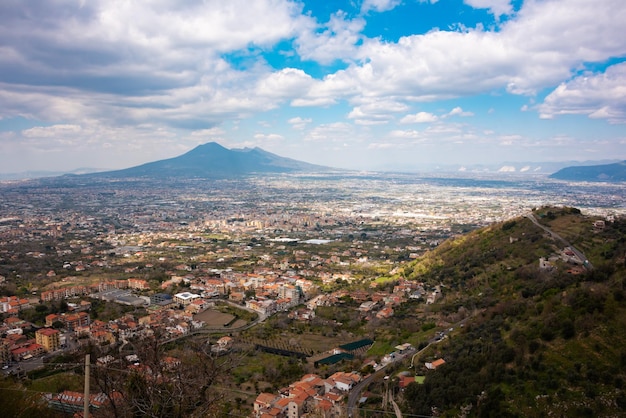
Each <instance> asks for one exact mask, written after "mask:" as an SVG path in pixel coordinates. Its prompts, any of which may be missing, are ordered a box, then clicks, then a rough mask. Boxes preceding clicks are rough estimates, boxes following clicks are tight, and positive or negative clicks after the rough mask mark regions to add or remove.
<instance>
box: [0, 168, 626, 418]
mask: <svg viewBox="0 0 626 418" xmlns="http://www.w3.org/2000/svg"><path fill="white" fill-rule="evenodd" d="M0 187H1V188H2V196H3V200H2V202H1V203H0V281H1V283H0V286H1V287H0V292H1V294H2V295H3V296H2V297H1V298H0V311H1V312H2V318H3V323H2V328H1V329H0V332H1V334H2V339H1V340H0V363H1V364H2V365H3V372H4V374H5V375H6V376H10V377H13V378H16V379H33V378H34V376H36V375H37V374H36V373H38V371H41V370H46V369H49V368H50V367H56V368H58V369H60V370H66V369H67V370H71V369H72V368H73V367H75V364H76V362H80V361H81V360H80V358H78V359H76V358H74V360H72V361H71V362H68V361H67V360H66V359H67V358H68V356H71V355H78V354H80V353H84V352H85V350H91V352H93V353H97V354H98V356H97V358H95V359H94V361H95V362H96V365H99V366H102V367H112V366H113V365H115V367H117V368H120V367H122V368H125V369H128V370H132V369H133V368H135V369H138V370H143V371H142V372H143V373H147V374H153V378H156V377H155V375H154V374H155V373H156V371H155V370H151V371H147V369H142V368H141V367H142V365H143V361H142V358H141V352H138V351H140V350H137V349H136V347H138V346H139V345H140V343H139V341H142V340H148V339H156V340H157V341H158V343H159V344H160V345H161V346H163V347H171V348H172V349H171V350H170V352H168V356H167V357H164V359H167V370H171V369H172V368H176V367H178V366H177V365H179V364H180V362H181V360H180V359H178V358H177V357H176V356H175V353H176V352H177V350H179V351H180V350H181V349H180V347H179V346H177V344H178V343H180V342H183V344H184V341H189V340H192V341H196V342H198V341H205V342H206V344H208V347H209V348H208V350H207V351H208V352H209V353H211V355H215V356H218V357H223V358H227V357H228V356H234V355H237V356H239V355H241V353H252V352H255V353H263V354H255V356H256V357H260V356H261V355H264V356H265V355H266V356H273V357H272V358H278V360H271V361H272V362H276V363H275V364H277V365H275V364H274V363H272V364H271V366H272V367H278V368H281V369H282V368H284V367H287V366H284V365H283V363H282V362H283V361H286V362H287V363H288V365H290V366H293V367H292V368H293V371H292V373H285V374H283V376H282V377H281V379H276V381H275V382H272V381H271V379H269V378H268V375H270V374H271V373H269V371H268V370H267V369H269V368H270V365H269V364H268V365H266V366H265V369H266V370H264V371H263V372H257V373H256V374H255V373H253V372H250V370H252V369H253V366H252V365H251V364H249V363H246V361H245V360H242V364H241V365H238V367H239V368H238V369H235V370H233V371H231V378H230V379H226V380H225V382H224V383H223V385H226V386H228V387H229V388H231V389H232V390H233V391H240V395H238V396H237V397H235V398H232V399H227V401H228V402H230V403H231V405H232V403H236V405H237V409H238V410H239V411H243V412H245V413H246V414H249V415H250V416H257V417H281V416H289V417H298V416H303V415H304V414H305V413H307V412H311V411H320V413H323V414H324V415H322V416H344V415H345V414H346V413H348V412H350V410H351V408H354V400H352V401H349V400H348V398H349V395H350V394H351V393H357V394H358V393H359V392H355V391H353V389H354V388H355V387H357V386H359V384H361V385H363V382H365V381H367V382H370V381H372V380H373V379H374V377H376V376H378V377H379V378H382V377H384V376H385V373H386V371H385V368H386V367H387V366H389V365H392V366H393V365H394V364H395V363H396V362H400V361H401V360H405V359H411V365H413V364H412V361H413V357H415V354H417V353H418V352H420V351H421V350H423V349H424V348H425V347H427V346H428V345H431V344H436V342H437V341H439V340H441V339H443V338H446V337H447V336H448V335H449V334H451V333H453V332H454V328H455V327H458V326H463V322H464V320H466V319H467V318H468V317H469V316H471V314H472V313H471V312H462V311H459V312H457V313H455V314H454V315H449V316H448V317H447V318H445V319H444V318H442V316H440V315H436V314H435V312H436V310H435V309H431V308H430V307H431V306H436V304H437V302H438V300H440V299H441V298H443V297H444V296H445V293H446V289H445V288H442V286H440V285H439V284H438V283H423V282H419V281H414V280H404V279H403V278H401V277H400V278H399V279H396V280H393V281H389V280H388V279H389V278H390V277H392V276H393V275H394V274H396V273H397V272H398V271H400V270H401V267H402V266H403V265H404V264H405V263H407V262H409V261H411V260H414V259H416V258H418V257H419V256H420V255H422V254H424V253H425V252H427V251H428V250H430V249H432V248H435V247H437V246H438V245H439V244H440V243H441V242H443V241H445V240H446V239H448V238H451V237H454V236H456V235H459V234H461V233H464V232H467V231H470V230H473V229H476V228H478V227H481V226H485V225H488V224H490V223H493V222H497V221H504V220H506V219H509V218H511V217H513V216H520V215H523V214H525V213H528V212H529V211H530V210H531V209H532V208H534V207H537V206H541V205H542V204H544V203H546V202H550V201H551V202H553V201H554V200H555V199H558V200H559V201H558V203H562V204H568V203H570V202H569V201H567V199H571V200H572V201H575V200H577V199H581V196H583V195H584V201H585V204H586V207H585V210H586V211H588V212H589V213H595V214H602V215H603V216H605V217H607V219H611V217H612V216H615V215H618V214H623V212H624V208H623V207H620V204H623V203H620V202H621V200H620V198H619V196H623V190H622V189H623V185H621V186H620V185H610V186H609V185H603V186H597V185H587V186H584V187H580V186H579V187H578V188H572V190H574V191H575V193H563V190H562V189H563V187H569V186H566V185H565V184H564V183H558V184H556V183H555V184H552V183H549V182H545V183H539V182H526V181H524V182H521V181H520V182H514V181H511V182H500V181H498V182H496V181H493V180H485V181H484V182H480V181H461V180H454V179H415V178H412V177H410V176H400V175H397V176H394V177H393V178H391V179H390V178H383V177H377V176H373V175H369V176H364V177H363V178H358V179H355V178H353V177H346V178H342V177H337V178H335V177H330V178H317V177H306V176H300V177H299V176H283V177H281V176H277V177H271V178H268V177H259V178H253V179H250V180H248V181H247V182H235V181H225V180H224V181H215V182H213V183H212V184H211V186H210V187H207V186H205V185H203V184H201V182H199V181H195V180H188V181H177V182H176V184H156V183H155V184H148V185H146V184H145V183H141V182H137V183H135V182H133V181H130V180H129V181H126V182H123V183H120V182H118V183H109V182H105V181H102V182H99V183H95V184H82V183H81V181H80V180H79V179H72V178H69V179H65V180H64V181H60V180H55V181H52V180H46V179H42V180H38V181H34V182H12V183H6V184H2V185H0ZM620 187H621V188H622V189H620ZM543 262H544V263H546V266H549V263H548V262H547V261H545V260H544V261H543ZM406 306H412V307H413V311H414V312H417V313H418V314H413V315H416V316H413V317H411V319H412V322H413V323H414V325H412V326H413V327H415V329H413V330H411V329H410V327H411V325H408V323H409V322H408V321H407V322H406V324H405V323H404V322H401V323H402V324H403V326H404V327H405V328H406V329H405V331H406V332H404V333H403V330H402V329H395V330H393V329H389V328H393V325H391V327H390V326H385V324H392V323H393V321H394V320H396V321H401V318H404V317H405V316H406V312H405V311H406ZM363 330H365V332H364V331H363ZM409 331H415V332H418V331H419V332H421V334H420V336H419V338H416V337H411V338H409V335H410V334H411V333H410V332H409ZM418 339H419V341H418ZM375 343H376V344H375ZM373 346H375V348H374V347H373ZM90 347H91V348H90ZM93 347H97V350H94V349H93ZM294 358H295V359H298V360H297V361H296V363H294V360H293V359H294ZM59 359H61V360H59ZM281 359H285V360H281ZM443 363H445V361H444V360H443V359H442V358H435V357H432V358H425V359H424V361H423V362H422V365H421V368H422V369H423V372H426V371H428V370H434V369H436V368H437V367H438V366H440V365H441V364H443ZM51 365H52V366H51ZM233 367H234V366H233ZM344 368H345V370H344ZM298 373H301V374H300V375H298ZM292 377H293V379H292V380H291V381H289V380H288V379H290V378H292ZM407 379H408V380H407ZM407 379H400V380H399V381H397V382H395V383H394V384H397V385H399V387H400V388H401V387H402V386H403V385H404V386H406V385H407V384H408V383H409V382H410V381H415V379H416V378H415V377H414V376H413V375H411V376H407ZM381 390H382V389H381ZM386 390H387V389H386ZM45 396H46V397H45V399H47V402H48V404H49V406H50V408H52V409H56V410H60V411H63V412H77V411H80V410H82V407H83V401H82V394H81V393H80V392H77V391H73V392H72V391H69V390H65V391H61V392H58V393H52V392H51V393H47V394H46V395H45ZM92 396H93V400H92V401H91V405H92V408H94V409H98V408H99V407H102V406H103V405H104V404H106V402H110V401H111V400H110V399H109V398H107V397H106V396H105V397H104V398H103V397H102V395H101V394H93V395H92ZM353 396H355V395H353ZM361 398H363V399H366V398H367V395H362V396H361ZM386 399H387V397H386V395H385V400H386ZM350 402H352V403H350ZM390 402H392V403H393V399H390Z"/></svg>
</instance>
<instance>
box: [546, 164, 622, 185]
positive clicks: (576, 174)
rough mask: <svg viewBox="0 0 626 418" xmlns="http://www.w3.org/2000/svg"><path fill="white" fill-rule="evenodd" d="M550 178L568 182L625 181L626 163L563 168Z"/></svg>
mask: <svg viewBox="0 0 626 418" xmlns="http://www.w3.org/2000/svg"><path fill="white" fill-rule="evenodd" d="M550 178H553V179H557V180H569V181H606V182H617V181H626V161H620V162H618V163H614V164H603V165H591V166H576V167H565V168H562V169H561V170H559V171H557V172H556V173H554V174H552V175H550Z"/></svg>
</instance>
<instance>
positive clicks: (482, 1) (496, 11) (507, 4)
mask: <svg viewBox="0 0 626 418" xmlns="http://www.w3.org/2000/svg"><path fill="white" fill-rule="evenodd" d="M463 1H464V3H465V4H467V5H468V6H471V7H473V8H475V9H489V11H490V12H491V13H492V14H493V15H494V16H496V17H500V16H502V15H508V14H511V12H512V11H513V6H511V1H510V0H463Z"/></svg>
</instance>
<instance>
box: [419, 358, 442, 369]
mask: <svg viewBox="0 0 626 418" xmlns="http://www.w3.org/2000/svg"><path fill="white" fill-rule="evenodd" d="M445 363H446V361H445V360H444V359H442V358H440V359H437V360H435V361H433V362H430V363H424V366H426V368H427V369H429V370H436V369H437V367H440V366H442V365H444V364H445Z"/></svg>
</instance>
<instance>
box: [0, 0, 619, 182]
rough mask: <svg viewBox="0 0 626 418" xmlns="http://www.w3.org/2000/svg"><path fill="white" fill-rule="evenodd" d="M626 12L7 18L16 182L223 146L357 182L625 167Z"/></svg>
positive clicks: (413, 4)
mask: <svg viewBox="0 0 626 418" xmlns="http://www.w3.org/2000/svg"><path fill="white" fill-rule="evenodd" d="M624 22H626V2H624V1H623V0H595V1H589V0H512V1H510V0H352V1H349V0H346V1H328V0H325V1H320V0H309V1H291V0H254V1H250V0H229V1H221V0H204V1H201V0H185V1H181V0H174V1H168V0H153V1H141V0H136V1H126V0H89V1H87V0H82V1H81V0H71V1H70V0H31V1H28V2H24V1H21V0H4V1H2V2H1V3H0V172H5V173H9V172H21V171H27V170H71V169H75V168H79V167H96V168H109V169H114V168H124V167H129V166H133V165H137V164H141V163H144V162H148V161H154V160H157V159H163V158H169V157H172V156H176V155H180V154H182V153H184V152H186V151H188V150H190V149H192V148H193V147H195V146H197V145H199V144H203V143H206V142H211V141H215V142H218V143H220V144H222V145H224V146H226V147H228V148H243V147H255V146H258V147H261V148H263V149H265V150H267V151H270V152H274V153H277V154H279V155H282V156H286V157H291V158H296V159H300V160H303V161H307V162H311V163H316V164H323V165H329V166H334V167H341V168H351V169H364V170H394V169H402V170H416V171H419V170H422V169H424V168H426V167H432V166H434V165H452V166H454V165H456V166H458V167H461V166H472V165H475V164H496V165H497V164H504V163H505V162H507V163H515V162H519V163H523V162H555V161H590V160H593V161H600V160H607V159H611V160H615V159H626V36H624Z"/></svg>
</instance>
